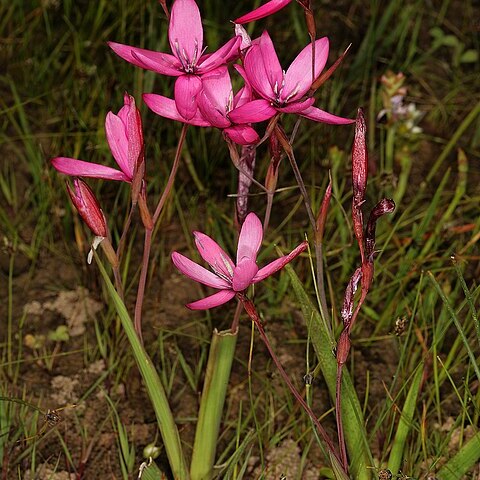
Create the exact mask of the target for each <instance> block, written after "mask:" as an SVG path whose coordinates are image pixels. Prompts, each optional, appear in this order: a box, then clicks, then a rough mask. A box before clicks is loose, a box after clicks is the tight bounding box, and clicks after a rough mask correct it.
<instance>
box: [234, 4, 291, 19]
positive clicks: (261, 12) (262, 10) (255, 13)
mask: <svg viewBox="0 0 480 480" xmlns="http://www.w3.org/2000/svg"><path fill="white" fill-rule="evenodd" d="M291 1H292V0H270V2H267V3H265V4H263V5H262V6H260V7H258V8H256V9H255V10H252V11H251V12H249V13H246V14H245V15H242V16H241V17H239V18H237V19H236V20H234V21H233V23H249V22H253V21H255V20H259V19H260V18H264V17H268V15H271V14H272V13H275V12H278V11H279V10H280V9H282V8H283V7H285V5H288V4H289V3H290V2H291Z"/></svg>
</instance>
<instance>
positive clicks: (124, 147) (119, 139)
mask: <svg viewBox="0 0 480 480" xmlns="http://www.w3.org/2000/svg"><path fill="white" fill-rule="evenodd" d="M105 135H106V137H107V142H108V146H109V147H110V151H111V152H112V155H113V158H114V159H115V161H116V162H117V163H118V166H119V167H120V168H121V169H122V171H123V172H124V173H125V175H127V176H128V177H129V178H133V166H130V165H129V163H128V137H127V131H126V130H125V124H124V123H123V122H122V119H121V118H120V117H118V116H117V115H115V114H114V113H112V112H108V113H107V117H106V118H105Z"/></svg>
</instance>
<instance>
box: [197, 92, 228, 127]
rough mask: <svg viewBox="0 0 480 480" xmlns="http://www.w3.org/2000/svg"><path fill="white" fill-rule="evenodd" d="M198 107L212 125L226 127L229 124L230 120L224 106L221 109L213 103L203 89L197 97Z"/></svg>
mask: <svg viewBox="0 0 480 480" xmlns="http://www.w3.org/2000/svg"><path fill="white" fill-rule="evenodd" d="M198 109H199V110H200V113H201V114H202V117H203V118H205V120H207V121H208V123H210V125H212V126H214V127H217V128H226V127H229V126H230V125H231V122H230V120H228V118H227V112H226V111H225V106H224V107H223V109H222V108H221V107H220V106H218V105H217V104H213V103H212V101H211V99H210V98H209V97H208V96H207V94H206V93H205V91H203V92H202V93H201V94H200V96H199V97H198Z"/></svg>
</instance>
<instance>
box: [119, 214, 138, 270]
mask: <svg viewBox="0 0 480 480" xmlns="http://www.w3.org/2000/svg"><path fill="white" fill-rule="evenodd" d="M134 209H135V206H134V205H132V206H131V207H130V211H129V212H128V217H127V220H126V221H125V225H124V226H123V232H122V236H121V237H120V241H119V242H118V247H117V257H118V261H119V262H120V261H121V259H122V255H123V250H124V248H125V243H126V241H127V233H128V230H129V229H130V225H131V223H132V216H133V211H134Z"/></svg>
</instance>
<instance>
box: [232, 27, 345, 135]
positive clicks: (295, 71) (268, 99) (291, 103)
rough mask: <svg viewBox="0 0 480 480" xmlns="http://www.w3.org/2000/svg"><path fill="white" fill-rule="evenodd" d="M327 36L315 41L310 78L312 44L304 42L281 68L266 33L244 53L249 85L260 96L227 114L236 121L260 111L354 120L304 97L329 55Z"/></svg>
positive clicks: (324, 119)
mask: <svg viewBox="0 0 480 480" xmlns="http://www.w3.org/2000/svg"><path fill="white" fill-rule="evenodd" d="M328 48H329V43H328V38H327V37H323V38H320V39H318V40H317V41H316V42H315V61H314V67H315V78H314V79H312V45H311V44H309V45H307V46H306V47H305V48H304V49H303V50H302V51H301V52H300V53H299V54H298V56H297V58H295V60H294V61H293V62H292V64H291V65H290V67H289V68H288V70H287V71H286V72H285V71H283V70H282V67H281V65H280V62H279V60H278V56H277V53H276V51H275V47H274V46H273V43H272V40H271V38H270V36H269V35H268V32H266V31H265V32H263V34H262V36H261V37H260V38H259V39H258V40H256V41H254V42H253V43H252V46H251V47H250V49H249V50H248V52H247V53H246V55H245V62H244V64H245V73H246V77H247V79H248V81H249V82H250V84H251V85H252V88H253V89H254V90H255V91H256V92H257V93H258V95H259V96H260V97H262V98H261V99H258V100H253V101H251V102H248V103H246V104H244V105H243V106H242V107H240V108H238V109H236V110H235V112H232V113H231V114H230V119H231V120H232V121H234V122H235V123H250V122H253V121H256V120H255V118H256V117H257V115H258V114H259V113H260V112H261V114H262V115H263V116H264V117H265V118H271V117H273V116H274V115H275V114H276V113H277V112H280V113H296V114H298V115H302V116H304V117H306V118H309V119H311V120H314V121H316V122H323V123H331V124H335V125H341V124H347V123H353V122H354V120H350V119H348V118H342V117H337V116H336V115H332V114H331V113H328V112H324V111H323V110H320V109H319V108H316V107H313V106H312V105H313V103H314V102H315V100H314V99H313V98H312V97H306V94H307V92H308V91H309V90H310V88H311V86H312V83H313V82H312V80H315V79H317V78H318V77H319V76H320V74H321V72H322V70H323V68H324V67H325V64H326V62H327V58H328Z"/></svg>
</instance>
